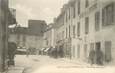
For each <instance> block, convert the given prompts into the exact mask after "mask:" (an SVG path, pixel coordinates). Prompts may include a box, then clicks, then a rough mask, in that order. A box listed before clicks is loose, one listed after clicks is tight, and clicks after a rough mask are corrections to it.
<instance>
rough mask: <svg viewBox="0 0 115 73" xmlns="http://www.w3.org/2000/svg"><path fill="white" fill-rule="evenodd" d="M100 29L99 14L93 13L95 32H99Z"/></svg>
mask: <svg viewBox="0 0 115 73" xmlns="http://www.w3.org/2000/svg"><path fill="white" fill-rule="evenodd" d="M99 29H100V12H96V13H95V30H96V31H99Z"/></svg>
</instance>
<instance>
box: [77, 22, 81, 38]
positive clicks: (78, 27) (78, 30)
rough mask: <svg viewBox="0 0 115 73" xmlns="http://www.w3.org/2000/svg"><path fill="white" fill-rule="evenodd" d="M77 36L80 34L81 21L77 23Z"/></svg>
mask: <svg viewBox="0 0 115 73" xmlns="http://www.w3.org/2000/svg"><path fill="white" fill-rule="evenodd" d="M77 36H78V37H79V36H80V22H78V24H77Z"/></svg>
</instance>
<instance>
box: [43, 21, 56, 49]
mask: <svg viewBox="0 0 115 73" xmlns="http://www.w3.org/2000/svg"><path fill="white" fill-rule="evenodd" d="M54 31H55V30H54V24H53V23H51V24H49V25H47V27H46V30H45V32H44V47H43V48H50V47H54V46H55V42H54V38H55V37H54V36H55V35H54V34H55V33H54Z"/></svg>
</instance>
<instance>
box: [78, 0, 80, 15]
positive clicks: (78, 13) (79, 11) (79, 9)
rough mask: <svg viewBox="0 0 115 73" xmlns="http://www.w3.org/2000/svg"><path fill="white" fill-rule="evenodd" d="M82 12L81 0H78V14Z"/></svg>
mask: <svg viewBox="0 0 115 73" xmlns="http://www.w3.org/2000/svg"><path fill="white" fill-rule="evenodd" d="M79 14H80V0H79V1H78V15H79Z"/></svg>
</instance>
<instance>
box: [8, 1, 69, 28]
mask: <svg viewBox="0 0 115 73" xmlns="http://www.w3.org/2000/svg"><path fill="white" fill-rule="evenodd" d="M9 2H10V4H9V5H10V7H12V8H16V12H17V17H16V18H17V21H18V23H19V24H21V25H23V26H27V24H28V19H38V20H45V21H46V22H47V23H51V22H53V18H54V17H56V16H58V15H59V13H60V8H62V6H63V4H65V3H67V2H68V0H9Z"/></svg>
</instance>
